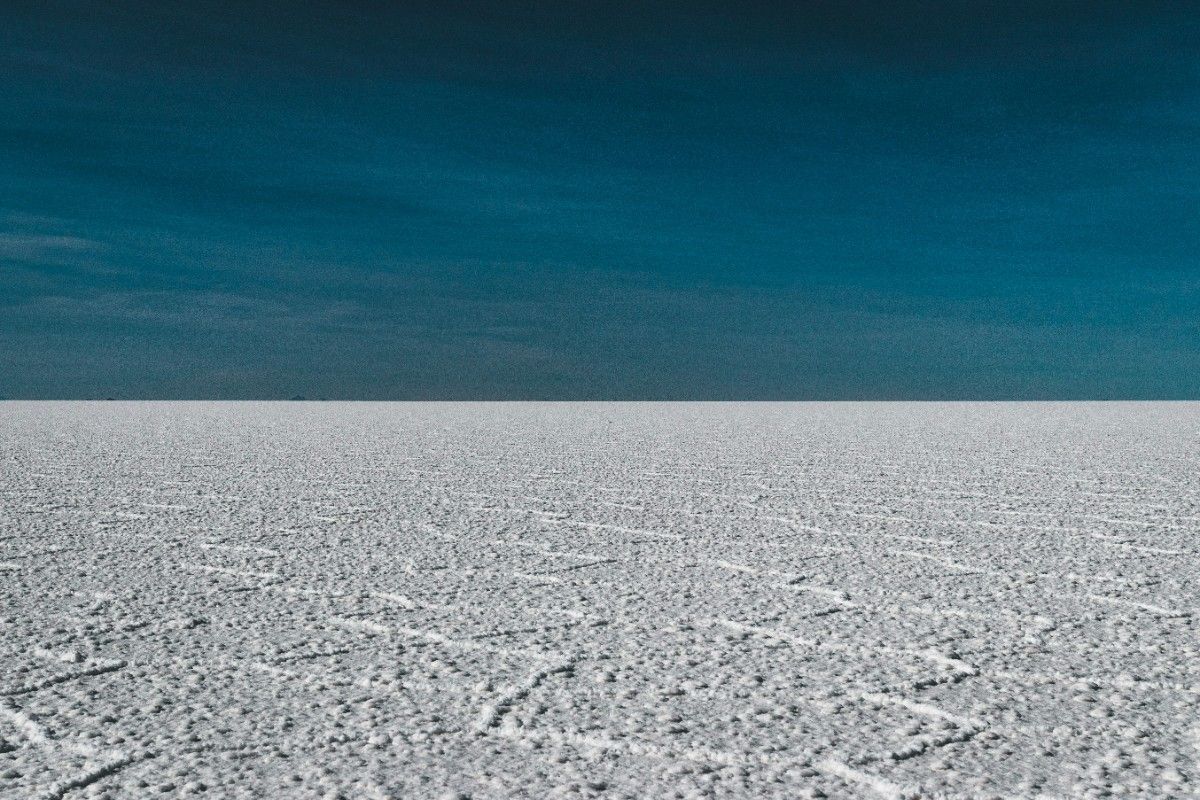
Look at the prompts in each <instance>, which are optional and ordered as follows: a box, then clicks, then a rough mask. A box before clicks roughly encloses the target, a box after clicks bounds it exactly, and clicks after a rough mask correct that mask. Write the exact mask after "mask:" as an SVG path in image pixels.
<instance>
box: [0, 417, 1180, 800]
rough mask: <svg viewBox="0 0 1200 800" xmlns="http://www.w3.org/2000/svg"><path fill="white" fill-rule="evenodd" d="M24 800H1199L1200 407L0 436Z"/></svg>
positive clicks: (91, 421)
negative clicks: (447, 799) (170, 799)
mask: <svg viewBox="0 0 1200 800" xmlns="http://www.w3.org/2000/svg"><path fill="white" fill-rule="evenodd" d="M0 492H2V493H0V797H4V798H20V799H21V800H24V799H25V798H60V797H71V798H74V797H113V798H116V797H121V798H125V797H131V798H140V797H150V796H160V795H163V796H175V795H179V794H189V793H204V794H206V795H207V796H210V797H246V798H270V797H345V798H395V799H396V800H400V798H420V797H440V796H443V795H446V796H451V797H454V796H459V795H461V796H469V797H473V798H490V797H530V798H541V797H549V796H560V795H571V796H576V795H577V796H604V797H639V798H641V797H645V798H659V797H664V798H665V797H692V796H713V797H781V798H792V797H805V796H823V795H824V796H829V797H865V798H873V797H879V798H889V797H890V798H898V797H904V796H914V797H931V798H932V797H991V796H1001V797H1038V796H1046V797H1088V796H1093V795H1105V794H1111V795H1113V796H1117V797H1154V798H1167V797H1192V796H1196V795H1197V787H1198V786H1200V710H1198V708H1200V704H1198V700H1200V636H1198V635H1197V624H1196V616H1195V614H1196V612H1197V611H1198V610H1200V405H1185V404H1142V405H1138V404H1128V405H1122V404H1061V405H988V404H978V405H940V404H924V405H900V404H896V405H871V404H857V405H821V404H814V405H620V404H596V405H535V404H529V405H432V404H431V405H374V404H321V403H309V404H230V405H221V404H122V403H97V404H35V403H0Z"/></svg>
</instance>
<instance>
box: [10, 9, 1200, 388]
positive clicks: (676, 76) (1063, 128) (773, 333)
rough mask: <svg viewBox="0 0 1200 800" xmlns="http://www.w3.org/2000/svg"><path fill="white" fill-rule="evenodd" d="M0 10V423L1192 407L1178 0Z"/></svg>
mask: <svg viewBox="0 0 1200 800" xmlns="http://www.w3.org/2000/svg"><path fill="white" fill-rule="evenodd" d="M651 6H657V8H651ZM4 16H5V22H4V25H3V26H0V109H2V113H0V397H5V398H103V397H115V398H162V399H176V398H197V399H200V398H203V399H208V398H219V399H270V398H282V399H287V398H291V397H306V398H329V399H368V400H377V399H397V400H399V399H462V400H470V399H564V400H567V399H713V400H725V399H745V400H758V399H795V400H809V399H847V400H857V399H983V400H988V399H1079V398H1092V399H1114V398H1130V399H1148V398H1171V399H1175V398H1200V264H1198V263H1197V256H1198V255H1200V247H1198V246H1200V203H1198V202H1197V201H1198V200H1200V158H1197V142H1198V141H1200V51H1198V50H1197V48H1196V47H1195V42H1196V41H1198V40H1200V39H1198V38H1197V37H1198V35H1200V6H1197V5H1194V4H1188V3H1151V2H1143V3H1133V2H1125V3H1112V2H1105V1H1104V0H1092V1H1091V2H1054V0H1041V2H1025V0H1008V2H982V1H979V0H977V1H976V2H967V1H966V0H957V1H955V2H951V1H950V0H941V1H940V2H937V1H933V0H931V1H929V2H915V0H893V1H892V2H888V3H878V2H868V1H867V0H863V1H862V2H848V1H843V2H808V3H797V2H786V3H785V2H779V3H767V2H754V1H753V0H750V2H744V3H692V4H679V3H672V4H650V3H623V2H620V0H617V2H569V0H568V1H565V2H562V3H514V2H508V3H505V2H491V3H481V2H466V3H464V2H453V0H445V1H444V2H438V3H428V4H426V3H423V2H417V1H414V2H403V3H392V2H379V3H350V2H339V3H334V2H330V3H305V2H302V1H301V0H295V1H294V2H287V3H283V2H279V3H266V2H254V0H249V1H246V2H236V3H233V2H230V3H220V2H207V3H191V2H186V0H185V1H184V2H178V3H159V2H145V3H136V2H120V0H118V1H117V2H113V3H105V4H99V3H90V2H88V3H84V2H80V3H70V2H55V1H54V0H41V1H39V2H28V3H27V2H24V0H15V1H10V2H6V3H5V12H4Z"/></svg>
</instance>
